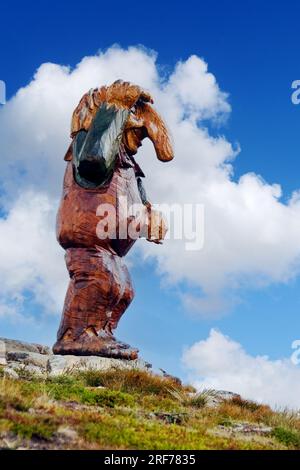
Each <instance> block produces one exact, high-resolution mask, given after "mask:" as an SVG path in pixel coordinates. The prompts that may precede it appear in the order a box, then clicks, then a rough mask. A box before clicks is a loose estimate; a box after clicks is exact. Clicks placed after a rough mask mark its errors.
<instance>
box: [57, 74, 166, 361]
mask: <svg viewBox="0 0 300 470" xmlns="http://www.w3.org/2000/svg"><path fill="white" fill-rule="evenodd" d="M152 103H153V99H152V97H151V95H150V94H149V93H147V92H146V91H144V90H143V89H142V88H140V87H139V86H137V85H133V84H131V83H128V82H122V81H121V80H118V81H116V82H114V83H113V84H112V85H111V86H108V87H106V86H103V87H101V88H96V89H94V90H91V91H89V92H88V93H86V94H85V95H84V96H83V97H82V99H81V101H80V102H79V104H78V106H77V108H76V109H75V111H74V113H73V117H72V125H71V138H72V142H71V145H70V147H69V149H68V151H67V153H66V155H65V160H66V161H67V162H68V163H67V168H66V172H65V177H64V183H63V194H62V198H61V203H60V207H59V211H58V215H57V239H58V241H59V243H60V245H61V246H62V247H63V248H64V249H65V250H66V256H65V257H66V265H67V268H68V271H69V275H70V283H69V287H68V291H67V294H66V299H65V303H64V308H63V313H62V319H61V323H60V327H59V330H58V334H57V342H56V343H55V345H54V347H53V351H54V353H55V354H75V355H82V356H84V355H96V356H106V357H114V358H123V359H135V358H137V357H138V350H137V349H134V348H131V347H130V346H129V345H128V344H126V343H123V342H121V341H118V340H117V339H116V338H115V336H114V335H113V330H114V329H115V328H116V327H117V325H118V322H119V320H120V318H121V316H122V315H123V313H124V312H125V310H126V309H127V307H128V306H129V304H130V302H131V301H132V299H133V296H134V291H133V288H132V284H131V280H130V277H129V273H128V270H127V268H126V266H125V264H124V262H123V257H124V256H125V255H126V253H127V252H128V251H129V249H130V248H131V247H132V246H133V244H134V242H135V241H136V239H137V237H136V236H132V235H131V234H129V231H126V236H125V237H124V236H123V237H120V236H119V230H118V229H119V227H120V225H121V224H123V225H124V221H125V223H126V224H127V226H129V225H130V224H131V223H132V222H136V232H137V233H138V237H145V238H147V240H149V241H152V242H154V243H161V240H163V238H164V236H165V234H166V231H167V227H166V223H165V221H164V218H163V216H162V215H161V214H160V213H159V212H158V211H155V210H154V209H153V208H152V207H151V204H150V203H149V201H148V200H147V198H146V193H145V190H144V188H143V185H142V180H141V178H142V177H144V174H143V172H142V170H141V168H140V167H139V165H138V164H137V163H136V161H135V160H134V158H133V155H135V154H136V153H137V150H138V147H140V146H141V145H142V140H143V139H144V138H146V137H148V138H149V139H150V140H151V141H152V143H153V145H154V148H155V151H156V155H157V158H158V159H159V160H161V161H163V162H167V161H170V160H172V158H173V150H172V146H171V143H170V138H169V135H168V132H167V129H166V126H165V124H164V122H163V120H162V119H161V117H160V116H159V115H158V114H157V112H156V111H155V109H154V108H153V107H152ZM124 201H126V203H125V204H124ZM134 204H137V205H139V206H140V207H142V211H139V212H138V214H131V213H130V211H129V210H128V208H130V207H132V206H133V205H134ZM125 206H126V207H125ZM107 207H108V208H109V207H112V209H113V211H112V213H113V214H115V218H114V219H112V220H115V222H114V223H113V224H112V223H111V221H110V227H108V228H107V220H106V216H107V215H108V212H109V209H107V210H106V208H107ZM103 208H105V210H104V211H103V210H102V209H103ZM99 224H100V225H99ZM101 224H102V225H101ZM111 225H113V227H111ZM99 227H100V228H101V227H102V229H103V227H104V232H105V230H106V229H107V232H106V236H103V230H102V231H101V230H99ZM105 227H106V228H105ZM99 232H101V234H102V236H99ZM116 234H117V235H116Z"/></svg>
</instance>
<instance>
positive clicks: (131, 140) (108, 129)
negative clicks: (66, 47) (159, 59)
mask: <svg viewBox="0 0 300 470" xmlns="http://www.w3.org/2000/svg"><path fill="white" fill-rule="evenodd" d="M152 104H153V99H152V97H151V95H150V94H149V93H148V92H147V91H145V90H143V89H142V88H141V87H139V86H137V85H133V84H131V83H129V82H123V81H121V80H117V81H116V82H114V83H113V84H112V85H110V86H103V87H101V88H96V89H94V90H90V91H89V92H88V93H86V94H85V95H84V96H83V97H82V98H81V100H80V102H79V104H78V106H77V107H76V109H75V111H74V113H73V117H72V124H71V137H72V138H73V143H74V141H76V140H77V141H78V142H77V149H79V150H78V151H79V152H81V153H82V152H84V149H85V154H89V156H88V158H90V159H91V154H95V139H96V140H97V142H98V144H97V152H98V154H99V146H100V147H101V152H102V153H104V150H103V149H104V148H105V147H106V148H107V147H108V144H107V142H110V143H111V149H110V152H111V153H112V154H113V153H116V152H117V150H118V146H119V145H122V144H123V146H124V148H125V150H126V152H127V153H128V154H129V155H134V154H136V152H137V150H138V148H139V147H140V146H141V145H142V140H143V139H145V138H146V137H148V138H149V139H150V140H151V142H152V143H153V145H154V148H155V152H156V156H157V158H158V159H159V160H160V161H163V162H166V161H170V160H172V158H173V149H172V145H171V141H170V136H169V133H168V130H167V128H166V125H165V123H164V121H163V120H162V118H161V117H160V116H159V114H158V113H157V111H156V110H155V109H154V107H153V106H152ZM89 134H92V135H93V136H94V137H93V138H90V139H87V137H88V135H89ZM101 139H102V144H101V143H100V144H99V142H100V140H101ZM91 142H92V144H91ZM91 146H92V147H93V148H91ZM73 150H74V148H73ZM101 152H100V153H101ZM98 156H99V155H98ZM100 157H101V155H100ZM71 158H72V152H71V149H70V151H68V152H67V154H66V156H65V159H66V160H70V159H71ZM85 158H86V156H85ZM106 161H107V158H106Z"/></svg>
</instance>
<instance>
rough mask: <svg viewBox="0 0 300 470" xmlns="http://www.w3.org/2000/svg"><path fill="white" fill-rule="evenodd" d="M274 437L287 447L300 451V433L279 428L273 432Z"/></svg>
mask: <svg viewBox="0 0 300 470" xmlns="http://www.w3.org/2000/svg"><path fill="white" fill-rule="evenodd" d="M272 435H273V436H274V437H275V438H276V439H277V440H278V441H279V442H281V443H282V444H284V445H286V446H287V447H295V448H296V449H300V433H299V432H297V431H294V430H291V429H286V428H283V427H280V426H278V427H277V428H275V429H274V430H273V431H272Z"/></svg>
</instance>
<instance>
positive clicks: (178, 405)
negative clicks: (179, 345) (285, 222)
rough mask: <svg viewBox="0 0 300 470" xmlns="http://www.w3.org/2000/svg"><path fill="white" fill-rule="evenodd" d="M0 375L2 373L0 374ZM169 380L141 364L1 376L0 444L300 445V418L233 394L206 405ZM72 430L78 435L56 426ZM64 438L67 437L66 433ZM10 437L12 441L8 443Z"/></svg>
mask: <svg viewBox="0 0 300 470" xmlns="http://www.w3.org/2000/svg"><path fill="white" fill-rule="evenodd" d="M0 375H1V374H0ZM194 392H195V391H194V390H193V389H192V387H186V386H180V385H178V383H176V382H174V381H172V379H167V378H162V377H160V376H157V375H154V374H150V373H148V372H142V371H138V370H133V371H126V370H110V371H107V372H99V371H95V370H88V371H85V372H76V371H70V372H69V373H68V374H65V375H61V376H58V377H47V376H45V377H35V376H30V374H28V373H26V374H25V373H24V374H23V375H22V378H20V379H18V380H14V379H10V378H6V377H2V378H0V447H2V448H3V447H4V448H5V446H7V445H10V446H13V447H14V448H18V447H22V448H24V447H25V448H42V449H45V448H49V449H55V448H60V449H61V448H82V449H102V448H107V449H153V450H156V449H157V450H161V449H165V450H169V449H182V450H187V449H299V448H300V419H299V417H298V416H297V415H296V414H291V413H287V412H274V411H272V410H271V409H270V408H269V407H268V406H265V405H259V404H257V403H255V402H250V401H247V400H242V399H240V398H237V397H234V398H232V399H230V400H227V401H224V402H222V403H220V404H219V405H216V406H215V407H210V406H209V401H210V398H213V394H214V392H213V391H208V390H207V391H202V392H200V393H194ZM239 422H249V423H257V424H265V425H267V426H271V427H272V432H271V433H270V435H268V436H267V437H265V436H260V435H255V436H252V437H251V436H250V437H249V435H248V436H243V435H242V434H237V433H233V432H231V429H233V427H234V424H235V423H239ZM62 427H63V428H65V427H67V428H68V429H71V430H73V431H76V433H75V435H76V436H77V437H76V439H75V441H74V440H73V441H72V440H70V439H69V438H68V437H66V438H64V439H62V438H61V437H59V436H60V431H59V430H60V429H61V428H62ZM68 439H69V440H68ZM7 442H12V444H7Z"/></svg>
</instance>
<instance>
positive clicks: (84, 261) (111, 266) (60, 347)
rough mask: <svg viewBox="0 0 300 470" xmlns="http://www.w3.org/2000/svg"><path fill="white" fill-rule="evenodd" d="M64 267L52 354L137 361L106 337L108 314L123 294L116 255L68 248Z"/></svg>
mask: <svg viewBox="0 0 300 470" xmlns="http://www.w3.org/2000/svg"><path fill="white" fill-rule="evenodd" d="M66 264H67V268H68V270H69V274H70V284H69V287H68V291H67V295H66V299H65V304H64V309H63V315H62V320H61V324H60V328H59V331H58V334H57V342H56V344H55V345H54V347H53V351H54V353H55V354H75V355H98V356H107V357H120V358H126V359H134V358H136V357H137V351H136V350H133V349H130V348H129V347H128V346H127V345H124V344H123V343H119V342H117V341H116V340H115V338H114V337H113V336H111V335H109V334H107V325H108V323H109V322H110V321H111V316H112V313H111V312H112V310H113V308H114V305H115V304H116V303H118V300H119V297H120V296H121V295H122V293H123V292H124V291H125V285H124V281H123V278H122V277H120V276H119V270H118V269H117V268H116V266H118V262H116V261H115V256H114V255H112V254H111V253H109V252H108V251H106V250H104V249H103V250H89V249H85V248H70V249H68V250H67V252H66Z"/></svg>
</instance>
